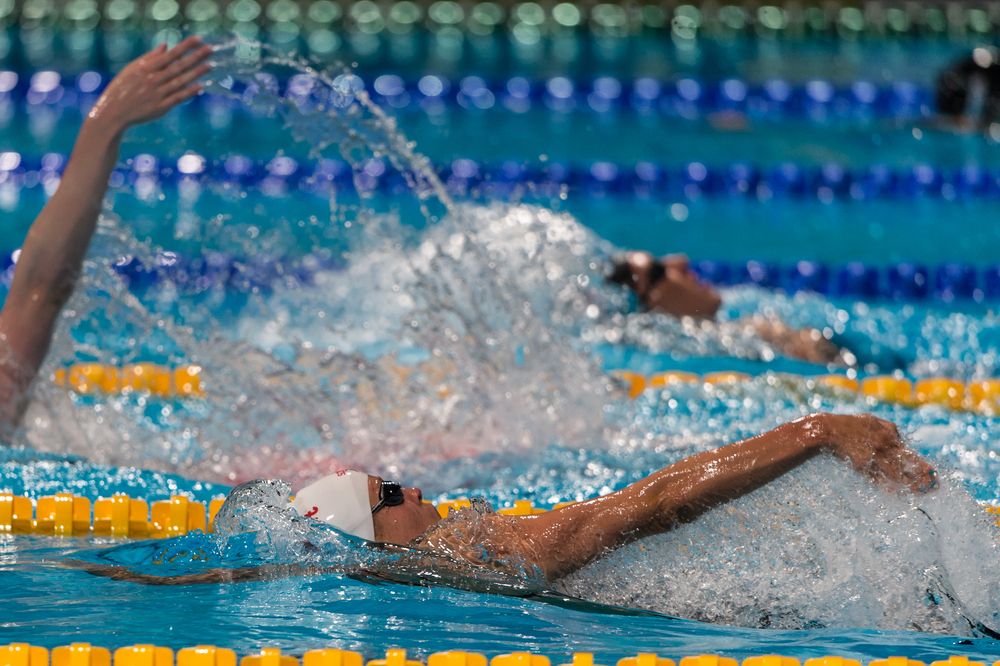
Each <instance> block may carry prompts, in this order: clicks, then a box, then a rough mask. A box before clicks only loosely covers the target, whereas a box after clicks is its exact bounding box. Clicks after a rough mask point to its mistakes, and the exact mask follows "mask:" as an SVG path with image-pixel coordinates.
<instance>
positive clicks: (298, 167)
mask: <svg viewBox="0 0 1000 666" xmlns="http://www.w3.org/2000/svg"><path fill="white" fill-rule="evenodd" d="M66 161H67V157H66V156H65V155H62V154H59V153H47V154H45V155H42V156H41V157H32V156H26V155H22V154H21V153H18V152H14V151H7V152H0V185H6V186H9V187H15V188H27V189H30V188H34V187H38V186H40V185H44V184H46V182H48V181H51V180H52V179H55V178H58V177H59V174H61V173H62V170H63V168H64V167H65V165H66ZM436 169H437V172H438V174H439V175H440V176H441V178H442V180H443V182H444V183H445V185H446V186H447V187H448V189H449V190H450V192H451V193H452V194H455V195H458V196H464V195H467V194H476V193H486V194H491V195H495V196H502V195H504V193H507V192H509V191H510V190H513V189H514V188H519V187H522V186H526V185H530V186H533V187H534V188H535V191H537V192H540V193H542V194H544V193H546V192H555V191H558V189H559V188H561V187H564V186H565V187H568V188H569V189H570V191H571V192H573V193H575V194H584V195H587V196H597V197H603V196H629V197H638V198H646V199H655V200H665V201H677V200H682V199H683V200H697V199H699V198H702V197H715V198H736V199H749V200H760V201H767V200H770V199H772V198H790V199H801V200H809V199H814V200H818V201H820V202H826V203H828V202H831V201H834V200H842V201H852V200H853V201H870V200H873V199H891V200H910V199H920V198H924V199H940V200H944V201H953V200H966V199H998V198H1000V168H986V167H980V166H975V165H966V166H962V167H957V168H938V167H935V166H933V165H930V164H917V165H914V166H910V167H899V168H894V167H890V166H888V165H885V164H873V165H869V166H865V167H860V168H857V169H848V168H845V167H843V166H841V165H839V164H835V163H827V164H819V165H810V164H794V163H787V162H786V163H780V164H776V165H771V166H758V165H755V164H751V163H747V162H733V163H730V164H722V165H713V164H706V163H704V162H688V163H684V164H678V165H667V164H656V163H653V162H637V163H635V164H616V163H613V162H605V161H596V162H591V163H589V164H573V163H568V162H559V161H549V162H547V163H545V164H543V165H525V164H523V163H521V162H518V161H515V160H508V161H500V162H492V163H482V162H478V161H476V160H471V159H466V158H460V159H456V160H454V161H452V162H451V163H450V164H445V165H438V166H437V167H436ZM183 181H187V182H192V181H194V182H200V183H202V184H204V185H206V186H210V187H214V186H221V187H226V186H230V187H233V186H235V187H242V188H253V189H256V190H257V191H259V192H261V193H262V194H264V195H265V196H283V195H286V194H289V193H291V192H295V191H300V192H312V193H314V194H318V195H323V196H325V195H328V194H330V193H331V192H334V191H343V190H347V191H350V190H359V191H366V192H384V193H387V194H403V193H405V192H406V190H407V185H406V182H405V181H404V179H403V177H402V176H401V175H400V174H399V173H398V172H396V171H395V170H393V169H391V168H389V166H388V165H387V164H386V163H385V162H383V161H382V160H380V159H378V158H374V159H371V160H369V161H368V162H365V163H364V164H362V165H361V166H360V167H359V168H358V169H357V170H354V169H352V168H351V166H350V165H349V164H348V163H347V162H345V161H343V160H339V159H320V160H316V161H309V162H306V163H302V162H299V161H298V160H296V159H295V158H294V157H291V156H287V155H280V156H277V157H274V158H273V159H271V160H267V161H255V160H253V159H251V158H249V157H247V156H245V155H239V154H232V155H228V156H226V157H222V158H216V159H212V160H210V159H208V158H206V157H204V156H202V155H198V154H195V153H187V154H185V155H182V156H181V157H180V158H176V159H174V158H170V159H167V158H159V157H156V156H153V155H148V154H142V155H137V156H135V157H133V158H131V159H129V160H128V161H127V162H126V163H125V164H124V165H122V166H120V167H119V168H118V169H116V170H115V172H114V174H113V176H112V179H111V184H112V186H113V187H117V188H130V187H138V186H139V185H142V186H143V187H147V188H148V187H149V186H170V185H175V184H177V183H179V182H183Z"/></svg>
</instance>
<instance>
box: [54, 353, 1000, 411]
mask: <svg viewBox="0 0 1000 666" xmlns="http://www.w3.org/2000/svg"><path fill="white" fill-rule="evenodd" d="M614 374H615V376H617V377H619V378H620V379H622V380H623V381H624V383H625V385H626V387H627V389H628V393H629V396H630V397H632V398H637V397H639V396H640V395H642V394H643V393H644V392H645V391H647V390H650V389H662V388H667V387H669V386H671V385H676V384H694V383H704V384H712V385H730V384H739V383H743V382H748V381H751V380H753V379H754V377H752V376H751V375H748V374H746V373H742V372H732V371H724V372H712V373H708V374H705V375H697V374H694V373H691V372H682V371H669V372H662V373H659V374H654V375H648V376H647V375H642V374H639V373H637V372H629V371H618V372H615V373H614ZM201 375H202V369H201V367H199V366H197V365H183V366H179V367H174V368H171V367H167V366H162V365H156V364H154V363H135V364H131V365H125V366H122V367H118V366H114V365H108V364H103V363H77V364H75V365H71V366H68V367H66V368H62V369H60V370H57V371H56V372H55V374H54V375H53V378H52V379H53V381H54V383H55V384H56V385H58V386H62V387H65V388H68V389H70V390H72V391H75V392H77V393H80V394H84V395H87V394H94V393H106V394H113V393H126V392H130V391H136V392H146V393H150V394H152V395H156V396H159V397H165V398H177V397H180V398H203V397H205V390H204V388H203V387H202V382H201V379H202V377H201ZM774 376H778V377H781V376H786V377H790V378H793V379H794V380H796V381H799V382H802V383H803V385H804V386H805V387H806V388H808V389H811V390H823V389H832V390H834V391H843V392H846V393H854V394H857V395H861V396H864V397H866V398H870V399H872V400H877V401H880V402H888V403H894V404H899V405H905V406H907V407H919V406H921V405H931V404H933V405H940V406H942V407H946V408H948V409H953V410H956V411H973V412H979V413H983V414H988V415H997V414H1000V379H987V380H982V381H973V382H968V383H966V382H962V381H959V380H956V379H950V378H947V377H933V378H928V379H921V380H919V381H917V382H916V383H915V384H914V383H913V382H911V381H910V380H909V379H905V378H902V377H895V376H892V375H877V376H872V377H866V378H864V379H861V380H858V379H854V378H852V377H847V376H845V375H821V376H813V377H810V376H803V375H791V374H788V375H786V374H781V375H774Z"/></svg>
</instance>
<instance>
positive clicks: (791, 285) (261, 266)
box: [0, 251, 1000, 302]
mask: <svg viewBox="0 0 1000 666" xmlns="http://www.w3.org/2000/svg"><path fill="white" fill-rule="evenodd" d="M16 255H17V251H15V252H14V253H5V254H3V255H2V256H0V282H3V283H6V284H9V283H10V280H11V278H12V276H13V271H14V266H15V262H16ZM344 266H345V264H344V262H343V261H342V260H340V259H337V258H333V257H323V256H319V255H314V254H307V255H304V256H301V257H289V258H285V257H266V256H253V257H237V256H232V255H229V254H225V253H221V252H209V253H205V254H202V255H192V256H185V255H183V254H180V253H177V252H161V253H160V254H158V255H157V256H156V257H155V258H154V259H153V260H152V261H149V262H142V261H140V260H138V259H136V258H135V257H120V258H119V259H118V260H117V261H116V262H115V263H114V270H115V271H116V272H117V273H118V274H119V275H121V276H122V278H123V279H124V280H126V281H127V282H128V283H129V285H130V286H131V287H133V288H135V289H144V288H149V287H152V286H155V285H157V284H160V283H164V282H169V283H173V284H174V285H176V286H177V287H178V288H180V289H181V290H182V291H184V292H186V293H202V292H206V291H211V290H214V289H225V290H231V291H234V292H254V291H259V290H268V289H271V288H273V287H274V286H276V285H278V284H285V285H292V286H295V285H307V284H311V283H312V282H313V278H314V277H315V276H316V274H317V273H319V272H321V271H333V270H341V269H343V268H344ZM693 268H694V270H695V271H696V272H697V273H698V274H699V275H701V276H702V277H703V278H704V279H706V280H709V281H711V282H713V283H715V284H718V285H722V286H727V285H743V284H746V285H757V286H760V287H766V288H775V289H781V290H783V291H785V292H787V293H797V292H815V293H819V294H823V295H827V296H833V297H851V298H855V297H856V298H863V299H891V300H895V301H924V300H937V301H942V302H953V301H975V302H984V301H989V302H992V301H996V300H1000V264H994V265H991V266H986V267H977V266H973V265H971V264H964V263H942V264H935V265H928V264H921V263H914V262H900V263H895V264H890V265H881V266H879V265H873V264H869V263H865V262H848V263H843V264H826V263H822V262H817V261H806V260H803V261H797V262H795V263H791V264H785V263H777V262H768V261H756V260H751V261H745V262H743V261H714V260H707V259H704V260H699V261H695V262H694V263H693Z"/></svg>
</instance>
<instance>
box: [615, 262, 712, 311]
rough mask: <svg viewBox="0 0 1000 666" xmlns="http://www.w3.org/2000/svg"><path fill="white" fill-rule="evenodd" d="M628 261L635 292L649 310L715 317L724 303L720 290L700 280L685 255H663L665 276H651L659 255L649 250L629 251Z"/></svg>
mask: <svg viewBox="0 0 1000 666" xmlns="http://www.w3.org/2000/svg"><path fill="white" fill-rule="evenodd" d="M625 260H626V261H627V262H628V266H629V268H630V269H631V271H632V276H633V280H634V281H635V293H636V295H637V296H638V297H639V300H640V301H641V302H642V304H643V305H644V306H646V307H647V308H649V309H650V310H655V311H657V312H662V313H664V314H669V315H673V316H675V317H694V318H696V319H714V318H715V315H716V313H717V312H718V311H719V306H720V305H722V298H721V297H720V296H719V292H718V291H716V290H715V289H713V288H712V287H711V286H710V285H707V284H705V283H704V282H702V281H701V280H699V279H698V276H697V275H695V273H694V271H692V270H691V261H690V260H689V259H688V258H687V257H686V256H684V255H682V254H671V255H667V256H666V257H663V259H662V260H660V261H661V263H662V264H663V268H664V274H663V277H662V278H660V279H659V280H656V281H655V282H654V281H653V280H652V279H651V275H650V274H651V272H652V269H653V265H654V264H655V263H656V261H657V260H656V258H655V257H653V255H651V254H649V253H648V252H629V253H628V254H627V255H626V257H625Z"/></svg>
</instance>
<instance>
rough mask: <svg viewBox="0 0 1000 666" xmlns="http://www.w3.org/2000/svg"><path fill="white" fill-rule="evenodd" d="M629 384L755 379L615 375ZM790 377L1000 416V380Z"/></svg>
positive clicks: (634, 392) (885, 398)
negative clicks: (914, 380) (913, 380)
mask: <svg viewBox="0 0 1000 666" xmlns="http://www.w3.org/2000/svg"><path fill="white" fill-rule="evenodd" d="M615 374H616V376H618V377H620V378H621V379H622V381H624V382H625V385H626V387H627V388H628V392H629V396H630V397H632V398H637V397H639V396H640V395H642V394H643V393H644V392H645V391H647V390H650V389H654V390H655V389H663V388H667V387H669V386H671V385H678V384H695V383H704V384H713V385H726V384H739V383H743V382H749V381H752V380H753V379H755V378H754V377H752V376H751V375H748V374H746V373H743V372H712V373H709V374H706V375H697V374H695V373H692V372H680V371H670V372H662V373H659V374H655V375H649V376H647V375H642V374H639V373H637V372H628V371H619V372H617V373H615ZM774 376H777V377H781V376H787V377H791V378H793V379H795V380H798V381H802V382H804V383H805V385H806V387H807V388H811V389H814V390H816V389H824V388H826V389H832V390H834V391H843V392H846V393H854V394H857V395H861V396H864V397H866V398H871V399H873V400H877V401H880V402H889V403H895V404H900V405H905V406H907V407H919V406H921V405H940V406H942V407H946V408H949V409H953V410H956V411H973V412H979V413H983V414H988V415H997V414H1000V379H986V380H982V381H973V382H968V383H965V382H961V381H958V380H955V379H949V378H947V377H932V378H928V379H921V380H919V381H917V382H916V384H914V383H913V382H911V381H910V380H909V379H905V378H902V377H894V376H892V375H877V376H873V377H866V378H864V379H862V380H857V379H854V378H852V377H847V376H845V375H820V376H815V377H806V376H802V375H783V374H782V375H774Z"/></svg>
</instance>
